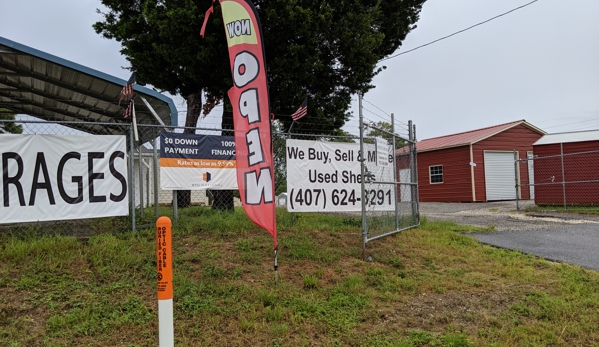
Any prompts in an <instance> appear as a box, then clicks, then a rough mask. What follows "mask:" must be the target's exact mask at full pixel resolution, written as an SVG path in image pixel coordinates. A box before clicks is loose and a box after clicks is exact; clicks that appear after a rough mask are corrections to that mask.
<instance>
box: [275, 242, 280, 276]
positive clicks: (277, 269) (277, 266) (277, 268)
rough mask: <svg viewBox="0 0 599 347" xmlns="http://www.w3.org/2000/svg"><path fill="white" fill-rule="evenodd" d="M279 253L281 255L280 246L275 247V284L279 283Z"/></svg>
mask: <svg viewBox="0 0 599 347" xmlns="http://www.w3.org/2000/svg"><path fill="white" fill-rule="evenodd" d="M278 253H279V246H278V245H277V247H275V283H278V282H279V263H278V260H277V257H278Z"/></svg>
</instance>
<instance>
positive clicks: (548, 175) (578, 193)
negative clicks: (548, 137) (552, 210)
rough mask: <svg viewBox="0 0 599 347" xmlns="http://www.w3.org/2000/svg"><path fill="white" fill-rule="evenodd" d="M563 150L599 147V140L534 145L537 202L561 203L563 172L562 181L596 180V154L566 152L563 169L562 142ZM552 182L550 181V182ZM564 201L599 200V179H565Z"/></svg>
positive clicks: (598, 157) (598, 159)
mask: <svg viewBox="0 0 599 347" xmlns="http://www.w3.org/2000/svg"><path fill="white" fill-rule="evenodd" d="M560 145H561V146H563V153H564V154H572V153H580V152H589V151H597V150H599V141H583V142H571V143H563V144H559V143H554V144H546V145H537V146H534V150H533V151H534V154H535V156H538V158H536V160H535V163H537V162H538V164H537V166H536V167H535V183H540V184H542V185H540V186H537V187H535V203H536V204H537V205H562V204H563V203H564V190H563V185H562V184H561V182H562V172H563V173H564V174H565V177H563V180H564V181H565V182H580V181H590V180H599V154H598V153H586V154H576V155H565V156H564V158H563V171H562V159H561V157H560V154H561V151H562V149H561V146H560ZM550 183H551V184H550ZM565 188H566V189H565V195H566V202H567V203H568V204H585V205H586V204H599V183H597V182H584V183H582V182H581V183H566V185H565Z"/></svg>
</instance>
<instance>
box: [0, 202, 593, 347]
mask: <svg viewBox="0 0 599 347" xmlns="http://www.w3.org/2000/svg"><path fill="white" fill-rule="evenodd" d="M148 215H149V214H148ZM277 219H278V221H279V225H278V228H279V229H278V230H279V244H280V246H279V280H278V282H275V281H274V276H273V272H272V238H271V237H270V235H269V234H268V233H267V232H265V231H264V230H261V229H260V228H258V227H256V226H255V225H254V224H253V223H251V222H250V221H249V220H248V219H247V217H245V215H244V214H243V212H241V211H240V210H236V211H235V212H234V213H222V212H216V211H212V210H211V209H209V208H205V207H192V208H188V209H182V210H181V217H180V221H179V225H176V226H175V227H174V237H173V242H174V250H173V256H174V280H173V284H174V313H175V317H174V321H175V338H176V341H175V344H177V345H181V346H198V345H211V346H219V345H230V346H241V345H247V344H253V345H256V346H310V345H322V346H375V347H376V346H381V347H382V346H393V347H400V346H472V345H477V346H520V345H529V346H545V345H554V346H569V345H589V346H590V345H597V344H598V343H599V332H597V330H596V326H597V325H599V317H598V315H597V312H598V311H599V275H598V274H597V273H595V272H592V271H588V270H584V269H581V268H579V267H576V266H571V265H567V264H553V263H550V262H547V261H544V260H542V259H538V258H536V257H533V256H529V255H524V254H521V253H519V252H513V251H508V250H503V249H496V248H491V247H488V246H483V245H480V244H478V243H477V242H476V241H475V240H474V239H473V238H470V237H469V236H467V235H464V234H463V233H464V232H467V231H471V230H475V229H476V230H481V229H480V228H478V229H477V228H472V227H467V226H460V225H457V224H455V223H444V222H435V223H431V222H428V221H426V219H423V220H422V223H421V226H420V227H419V228H418V229H413V230H407V231H404V232H402V233H399V234H397V235H394V236H390V237H386V238H383V239H380V240H376V241H373V242H370V243H368V245H367V251H368V253H369V254H370V255H371V256H372V258H373V259H374V260H375V261H374V262H364V261H363V260H362V258H361V256H362V253H361V244H360V242H361V238H360V227H361V221H360V220H359V219H356V218H353V217H340V216H334V215H320V214H308V213H306V214H297V215H296V216H295V222H294V223H292V217H291V215H290V214H289V213H287V212H286V211H285V210H277ZM115 223H116V224H118V221H115V222H108V221H104V222H102V223H97V224H96V226H95V228H96V230H97V232H96V234H95V235H94V236H92V237H90V238H89V239H88V240H85V241H81V240H79V239H77V238H75V237H74V236H72V233H69V234H67V235H62V236H61V235H44V234H43V233H41V232H40V230H38V229H36V228H35V227H32V228H30V229H22V230H19V231H18V232H17V231H14V232H11V233H5V234H1V235H0V251H1V252H0V294H1V295H0V345H3V346H4V345H6V346H29V345H35V346H38V345H39V346H75V345H76V346H85V345H94V346H115V345H126V346H154V345H156V342H157V318H156V316H157V305H156V259H155V247H156V246H155V240H154V232H153V230H151V229H147V230H141V231H138V232H135V233H133V232H122V231H119V232H111V231H110V228H111V227H112V226H113V225H115ZM482 230H487V229H482ZM69 235H71V236H69Z"/></svg>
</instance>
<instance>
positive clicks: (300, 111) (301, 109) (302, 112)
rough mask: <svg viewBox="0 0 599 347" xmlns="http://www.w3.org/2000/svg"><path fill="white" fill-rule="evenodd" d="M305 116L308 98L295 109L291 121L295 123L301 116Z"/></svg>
mask: <svg viewBox="0 0 599 347" xmlns="http://www.w3.org/2000/svg"><path fill="white" fill-rule="evenodd" d="M306 114H308V98H305V99H304V101H303V102H302V104H301V106H300V107H299V108H298V109H297V111H295V112H294V113H293V114H292V115H291V119H293V121H294V122H295V121H297V120H299V119H300V118H302V117H303V116H305V115H306Z"/></svg>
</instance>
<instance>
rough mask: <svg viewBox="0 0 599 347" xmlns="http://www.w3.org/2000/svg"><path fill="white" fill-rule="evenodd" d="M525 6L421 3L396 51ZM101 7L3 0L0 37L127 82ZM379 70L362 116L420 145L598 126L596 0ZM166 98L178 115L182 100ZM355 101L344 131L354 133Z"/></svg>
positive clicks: (545, 3)
mask: <svg viewBox="0 0 599 347" xmlns="http://www.w3.org/2000/svg"><path fill="white" fill-rule="evenodd" d="M531 1H532V0H501V1H499V0H428V1H427V2H426V3H425V5H424V7H423V9H422V12H421V15H420V21H419V22H418V23H417V25H418V27H417V28H416V29H415V30H414V31H412V32H411V33H410V34H409V35H408V37H407V39H406V40H405V41H404V44H403V46H402V47H401V48H400V49H399V50H398V51H397V52H396V53H395V54H398V53H401V52H404V51H407V50H410V49H413V48H415V47H418V46H420V45H423V44H426V43H429V42H431V41H434V40H437V39H439V38H441V37H444V36H447V35H450V34H452V33H455V32H458V31H460V30H462V29H465V28H468V27H470V26H472V25H475V24H477V23H480V22H483V21H485V20H488V19H490V18H492V17H494V16H497V15H500V14H502V13H505V12H507V11H510V10H512V9H514V8H517V7H519V6H522V5H525V4H527V3H529V2H531ZM99 7H101V4H100V1H99V0H52V1H47V0H46V1H40V0H18V1H10V0H0V36H2V37H4V38H7V39H9V40H13V41H16V42H19V43H21V44H24V45H27V46H30V47H32V48H35V49H38V50H41V51H44V52H47V53H50V54H53V55H56V56H58V57H61V58H64V59H67V60H71V61H73V62H76V63H79V64H82V65H85V66H88V67H90V68H92V69H96V70H99V71H102V72H105V73H108V74H111V75H114V76H117V77H120V78H122V79H125V80H126V79H128V78H129V75H130V72H129V71H127V70H124V69H122V67H126V66H128V63H127V61H126V60H125V58H124V57H123V56H121V55H120V53H119V50H120V45H119V44H118V43H117V42H116V41H110V40H107V39H104V38H102V37H100V36H99V35H98V34H96V33H95V32H94V30H93V29H92V27H91V26H92V24H93V23H94V22H96V21H99V20H102V17H101V15H99V14H97V13H96V8H99ZM380 65H381V66H382V65H384V66H386V67H387V69H386V70H384V71H382V72H381V73H380V74H379V75H378V76H377V77H376V78H375V79H374V81H373V84H374V85H375V86H376V88H375V89H373V90H371V91H370V92H368V93H367V94H366V95H365V96H364V102H363V115H364V117H365V119H366V120H367V121H374V122H376V121H388V122H389V116H388V115H389V114H391V113H393V114H394V115H395V119H396V124H398V125H400V126H401V125H402V123H407V122H408V120H412V121H413V122H414V124H415V125H416V129H417V136H418V139H425V138H430V137H436V136H443V135H448V134H452V133H456V132H462V131H467V130H473V129H477V128H482V127H487V126H492V125H496V124H501V123H506V122H511V121H515V120H520V119H525V120H526V121H528V122H530V123H531V124H533V125H535V126H537V127H539V128H541V129H543V130H545V131H547V132H548V133H556V132H567V131H578V130H592V129H599V1H597V0H570V1H563V0H538V1H536V2H534V3H532V4H530V5H529V6H526V7H524V8H521V9H519V10H516V11H514V12H511V13H509V14H506V15H505V16H502V17H500V18H497V19H494V20H492V21H490V22H487V23H485V24H482V25H480V26H477V27H474V28H472V29H470V30H468V31H465V32H462V33H459V34H457V35H454V36H452V37H450V38H447V39H444V40H441V41H439V42H436V43H433V44H431V45H429V46H426V47H423V48H420V49H417V50H415V51H412V52H409V53H406V54H403V55H399V56H397V57H395V58H391V59H389V60H386V61H384V62H381V63H380ZM173 99H174V101H175V105H176V106H177V108H178V109H179V110H181V111H183V110H184V109H185V105H184V104H183V101H182V99H181V98H179V97H173ZM354 99H355V101H354V102H353V104H352V111H353V113H354V118H353V119H352V121H350V122H349V123H348V124H347V125H346V127H344V129H345V130H347V131H350V132H352V133H357V131H358V128H357V120H358V107H357V106H358V102H357V96H356V97H355V98H354ZM179 117H180V124H181V125H182V124H183V123H184V119H183V117H184V113H180V114H179ZM216 122H217V120H215V119H211V118H210V117H208V118H207V119H205V120H201V121H200V122H199V124H198V125H199V126H202V125H204V126H207V127H214V126H215V124H216ZM397 131H398V132H399V133H402V134H405V131H404V130H403V129H397Z"/></svg>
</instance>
